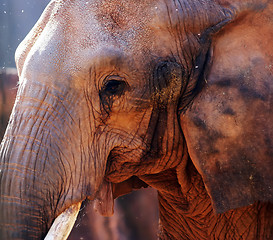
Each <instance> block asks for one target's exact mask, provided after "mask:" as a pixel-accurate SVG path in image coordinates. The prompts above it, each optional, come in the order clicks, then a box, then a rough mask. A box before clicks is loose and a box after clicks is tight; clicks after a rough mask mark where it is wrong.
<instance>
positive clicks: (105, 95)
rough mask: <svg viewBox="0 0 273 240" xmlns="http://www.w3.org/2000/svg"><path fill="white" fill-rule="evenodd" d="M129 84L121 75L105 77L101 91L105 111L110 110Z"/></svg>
mask: <svg viewBox="0 0 273 240" xmlns="http://www.w3.org/2000/svg"><path fill="white" fill-rule="evenodd" d="M128 89H129V84H128V83H127V82H126V81H125V80H124V78H121V77H119V76H109V77H107V78H106V79H105V81H104V84H103V86H102V88H101V90H100V92H99V96H100V100H101V103H102V107H103V109H104V110H105V112H108V113H109V112H110V111H111V109H112V106H113V104H114V102H115V101H116V100H117V98H119V97H121V96H122V95H123V94H124V93H125V91H126V90H128Z"/></svg>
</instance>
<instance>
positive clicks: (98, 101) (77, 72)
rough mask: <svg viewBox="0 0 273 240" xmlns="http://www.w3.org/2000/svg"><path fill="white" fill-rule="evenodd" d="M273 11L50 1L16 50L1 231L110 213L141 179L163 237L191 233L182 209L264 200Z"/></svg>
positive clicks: (217, 4) (271, 187)
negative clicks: (154, 201) (153, 200)
mask: <svg viewBox="0 0 273 240" xmlns="http://www.w3.org/2000/svg"><path fill="white" fill-rule="evenodd" d="M272 13H273V4H272V1H255V0H244V1H235V0H234V1H232V0H227V1H223V0H211V1H201V0H200V1H199V0H196V1H184V0H183V1H182V0H181V1H180V0H177V1H168V0H159V1H155V0H141V1H131V0H130V1H128V0H126V1H125V0H120V1H114V0H111V1H107V0H103V1H101V0H86V1H82V0H69V1H64V0H53V1H51V3H50V4H49V6H48V7H47V8H46V10H45V11H44V13H43V15H42V16H41V18H40V19H39V21H38V22H37V24H36V25H35V26H34V28H33V29H32V31H31V32H30V33H29V34H28V36H27V37H26V38H25V40H24V41H23V42H22V43H21V45H20V46H19V47H18V49H17V52H16V63H17V68H18V73H19V77H20V81H19V88H18V93H17V98H16V102H15V105H14V108H13V111H12V114H11V117H10V121H9V125H8V128H7V130H6V133H5V136H4V139H3V141H2V144H1V162H0V183H1V188H0V191H1V197H0V236H1V237H2V238H3V239H40V238H43V237H45V236H46V234H47V232H48V230H49V228H50V226H51V225H52V223H53V221H54V219H55V218H57V216H59V215H60V214H61V213H62V212H64V211H65V210H66V209H69V207H71V206H72V207H71V208H78V207H79V205H80V203H81V202H82V201H84V200H85V199H90V200H95V206H96V208H97V209H98V210H99V211H100V212H101V214H103V215H111V214H112V212H113V199H114V198H115V197H118V196H120V195H122V194H125V193H127V192H130V191H132V190H133V189H138V188H141V187H145V186H147V185H150V186H153V187H155V188H156V189H158V191H159V204H160V216H161V217H160V218H161V231H162V235H161V236H162V238H164V239H167V238H183V236H184V237H185V236H189V235H183V234H182V233H183V232H184V233H185V232H186V230H185V229H186V228H187V227H185V226H186V225H187V226H188V227H189V226H191V225H192V224H190V223H189V222H188V223H185V225H184V226H182V225H181V224H180V225H179V223H181V222H183V221H184V220H185V219H186V218H185V217H183V216H186V215H183V214H185V212H187V214H188V215H189V212H190V211H189V209H193V208H190V206H193V205H194V209H195V210H194V211H199V212H200V213H201V212H202V213H204V212H205V211H208V214H207V215H209V216H210V218H211V219H214V220H215V219H217V217H214V216H216V215H215V213H223V212H227V211H233V210H232V209H235V208H238V207H243V206H247V205H249V204H253V203H255V202H256V201H263V202H266V201H273V176H272V174H271V172H272V170H273V167H272V165H273V162H272V155H273V151H272V149H273V137H272V136H273V127H272V124H271V123H272V120H273V112H272V107H271V106H272V104H273V103H272V99H273V98H272V94H273V92H272V84H273V82H272V81H273V75H272V60H273V57H272V54H273V45H272V42H271V37H272V33H271V26H272ZM196 199H199V200H196ZM200 199H201V200H200ZM196 201H197V203H196ZM194 202H195V204H193V203H194ZM75 206H77V207H75ZM182 209H183V211H184V212H183V214H182V215H183V216H182V215H180V213H181V211H182ZM198 209H199V210H198ZM202 209H203V210H202ZM211 209H214V213H212V212H211V211H210V210H211ZM260 212H262V211H260ZM167 213H168V214H167ZM73 214H74V213H72V215H73ZM232 214H233V215H234V214H235V213H234V212H232ZM253 214H254V213H253ZM176 215H177V217H176ZM199 215H200V214H199ZM233 215H232V216H233ZM256 215H257V216H258V215H259V214H256ZM256 215H255V216H256ZM61 216H62V215H61ZM218 216H219V215H218ZM220 216H223V215H221V214H220ZM220 218H221V217H220ZM168 219H169V221H168ZM171 219H172V220H171ZM230 219H231V218H230ZM182 220H183V221H182ZM272 221H273V220H271V222H270V221H269V222H270V224H271V225H270V226H272V225H273V223H272ZM170 222H172V223H170ZM215 222H217V220H215ZM219 222H220V221H219ZM172 224H173V226H171V225H172ZM175 224H178V226H175ZM197 225H198V224H197V223H196V226H197ZM215 225H216V223H215ZM174 226H175V227H174ZM202 227H204V228H206V229H210V230H211V232H213V231H214V233H215V234H216V232H217V234H218V233H219V231H218V230H217V231H216V230H215V229H217V228H215V229H213V227H208V226H204V225H202ZM202 227H200V226H197V228H199V229H201V228H202ZM178 228H179V229H178ZM170 229H171V231H170ZM173 229H175V231H174V230H173ZM242 231H243V230H242ZM171 232H172V233H171ZM175 232H177V234H175ZM220 232H221V231H220ZM204 234H208V231H207V232H206V233H204ZM201 235H202V234H201ZM201 235H200V236H201ZM242 235H243V234H241V236H242ZM178 236H179V237H178ZM202 236H204V239H207V238H206V236H208V235H202ZM194 239H197V237H196V238H194Z"/></svg>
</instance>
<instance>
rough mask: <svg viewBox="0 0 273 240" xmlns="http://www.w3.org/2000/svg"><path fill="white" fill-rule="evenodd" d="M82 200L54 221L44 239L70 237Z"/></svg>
mask: <svg viewBox="0 0 273 240" xmlns="http://www.w3.org/2000/svg"><path fill="white" fill-rule="evenodd" d="M80 207H81V202H79V203H76V204H74V205H72V206H71V207H70V208H68V209H66V210H65V211H64V212H62V213H61V214H60V215H59V216H58V217H57V218H56V219H55V220H54V222H53V224H52V226H51V228H50V229H49V231H48V233H47V235H46V237H45V239H44V240H65V239H67V238H68V236H69V234H70V232H71V230H72V228H73V226H74V224H75V222H76V219H77V216H78V213H79V211H80Z"/></svg>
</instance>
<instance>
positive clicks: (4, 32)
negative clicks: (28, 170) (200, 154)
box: [0, 0, 158, 240]
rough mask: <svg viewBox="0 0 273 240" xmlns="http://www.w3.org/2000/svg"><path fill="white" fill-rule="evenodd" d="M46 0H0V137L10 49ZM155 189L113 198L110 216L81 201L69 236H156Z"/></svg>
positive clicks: (134, 239) (113, 239)
mask: <svg viewBox="0 0 273 240" xmlns="http://www.w3.org/2000/svg"><path fill="white" fill-rule="evenodd" d="M48 3H49V0H0V139H2V137H3V135H4V132H5V129H6V125H7V122H8V119H9V115H10V112H11V109H12V106H13V103H14V100H15V96H16V91H17V82H18V77H17V71H16V69H15V62H14V53H15V50H16V48H17V46H18V45H19V43H20V42H21V41H22V40H23V39H24V37H25V36H26V35H27V33H28V32H29V31H30V29H31V28H32V27H33V26H34V24H35V22H36V21H37V20H38V18H39V17H40V15H41V13H42V12H43V10H44V8H45V7H46V5H47V4H48ZM157 204H158V203H157V193H156V191H155V190H153V189H151V188H148V189H142V190H139V191H136V192H133V193H131V194H128V195H126V196H122V197H120V198H118V199H117V200H115V213H114V216H113V217H102V216H100V215H99V214H97V213H96V212H95V211H94V210H93V207H92V203H88V204H85V205H84V206H83V207H82V210H81V212H80V214H79V217H78V220H77V222H76V224H75V227H74V229H73V231H72V233H71V235H70V237H69V240H87V239H90V240H154V239H157V227H158V205H157Z"/></svg>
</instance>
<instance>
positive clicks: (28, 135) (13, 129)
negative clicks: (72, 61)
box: [0, 83, 103, 240]
mask: <svg viewBox="0 0 273 240" xmlns="http://www.w3.org/2000/svg"><path fill="white" fill-rule="evenodd" d="M38 84H39V83H38ZM33 86H35V84H32V92H30V91H29V89H27V90H28V91H26V90H22V89H20V88H19V91H18V94H19V95H18V96H17V101H16V103H15V106H14V109H13V112H12V114H11V117H10V122H9V125H8V128H7V131H6V133H5V136H4V138H3V141H2V143H1V149H0V239H5V240H8V239H42V238H44V237H45V236H46V234H47V231H48V229H49V228H50V226H51V225H52V223H53V221H54V219H55V218H56V217H57V216H59V215H60V214H61V213H62V212H64V211H65V210H66V209H69V207H71V206H73V205H74V204H77V206H79V205H80V203H81V202H82V201H83V200H84V199H86V197H89V198H94V196H95V194H96V191H97V190H98V188H99V186H100V184H101V182H102V177H100V179H101V180H99V179H98V178H99V176H98V174H99V172H103V169H102V171H97V172H95V171H94V165H95V163H94V158H92V157H93V155H92V150H91V148H90V146H85V145H84V143H85V142H88V141H87V140H86V138H87V135H88V136H90V132H89V131H85V132H84V133H83V134H79V132H80V131H79V129H81V127H80V126H79V125H77V124H76V123H75V121H76V120H75V118H74V119H73V120H75V121H72V120H71V119H72V115H71V114H70V113H69V112H68V110H67V109H72V110H73V107H70V106H68V107H67V108H66V107H65V106H64V101H61V100H60V98H61V96H58V95H57V93H56V92H54V90H49V89H44V88H42V89H40V90H39V91H33ZM55 91H57V90H55ZM30 93H31V94H30ZM30 95H31V96H30ZM56 95H57V97H56ZM49 96H51V97H52V96H54V99H55V102H54V101H52V99H51V100H50V98H49ZM63 98H64V97H62V99H63ZM66 98H69V97H68V96H66ZM29 99H31V101H29ZM74 102H75V101H74ZM60 105H61V106H60ZM77 106H80V104H78V105H77ZM78 115H79V114H78ZM77 122H80V121H77ZM82 122H83V121H82ZM71 123H73V124H71ZM75 131H77V133H78V134H77V135H76V134H75ZM85 134H86V135H85ZM72 140H73V141H72ZM72 143H73V144H72ZM87 150H88V151H87ZM101 175H102V174H101ZM97 179H98V180H97ZM95 180H96V181H95ZM95 183H96V184H97V185H96V186H95ZM68 211H70V210H68ZM72 215H73V218H74V220H75V217H76V216H77V214H74V213H73V214H72ZM70 225H71V224H70ZM49 239H50V238H49ZM54 239H55V238H54Z"/></svg>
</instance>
